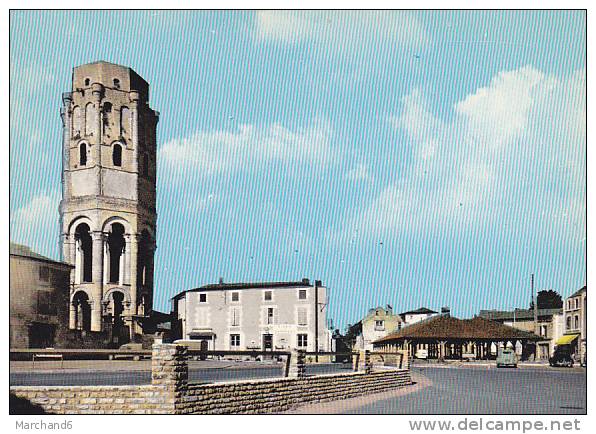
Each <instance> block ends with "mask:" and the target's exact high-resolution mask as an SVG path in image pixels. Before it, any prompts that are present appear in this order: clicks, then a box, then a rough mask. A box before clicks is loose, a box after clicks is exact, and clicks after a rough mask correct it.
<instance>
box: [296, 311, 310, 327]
mask: <svg viewBox="0 0 596 434" xmlns="http://www.w3.org/2000/svg"><path fill="white" fill-rule="evenodd" d="M298 325H300V326H305V325H308V324H307V311H306V308H305V307H299V308H298Z"/></svg>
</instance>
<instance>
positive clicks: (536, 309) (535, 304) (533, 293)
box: [531, 273, 538, 333]
mask: <svg viewBox="0 0 596 434" xmlns="http://www.w3.org/2000/svg"><path fill="white" fill-rule="evenodd" d="M531 286H532V299H533V300H534V302H533V303H532V304H533V305H534V333H536V330H537V328H538V296H537V295H536V293H535V292H534V273H532V279H531Z"/></svg>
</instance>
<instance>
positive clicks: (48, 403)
mask: <svg viewBox="0 0 596 434" xmlns="http://www.w3.org/2000/svg"><path fill="white" fill-rule="evenodd" d="M10 393H11V395H14V396H15V397H17V398H24V399H25V400H26V401H23V400H22V399H21V400H18V404H15V405H13V404H12V401H15V402H16V400H13V399H11V408H10V413H11V414H30V412H29V411H27V408H28V407H31V406H32V405H33V406H40V407H42V408H43V410H44V411H45V412H46V413H55V414H165V413H173V412H174V411H173V410H174V402H173V398H170V397H169V396H168V395H167V394H165V393H163V391H162V390H160V389H159V388H157V387H155V386H153V385H144V386H52V387H40V386H23V387H11V388H10ZM27 401H28V403H27Z"/></svg>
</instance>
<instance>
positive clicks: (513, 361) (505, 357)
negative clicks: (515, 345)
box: [497, 348, 517, 368]
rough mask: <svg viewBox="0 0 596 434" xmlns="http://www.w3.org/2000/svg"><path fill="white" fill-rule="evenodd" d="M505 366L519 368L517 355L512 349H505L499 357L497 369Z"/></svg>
mask: <svg viewBox="0 0 596 434" xmlns="http://www.w3.org/2000/svg"><path fill="white" fill-rule="evenodd" d="M505 366H510V367H512V368H517V354H515V351H514V350H513V349H512V348H503V349H502V350H500V351H499V354H498V355H497V368H503V367H505Z"/></svg>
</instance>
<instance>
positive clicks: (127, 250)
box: [123, 234, 131, 285]
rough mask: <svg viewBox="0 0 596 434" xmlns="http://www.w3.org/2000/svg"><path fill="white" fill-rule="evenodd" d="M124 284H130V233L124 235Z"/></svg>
mask: <svg viewBox="0 0 596 434" xmlns="http://www.w3.org/2000/svg"><path fill="white" fill-rule="evenodd" d="M124 243H125V245H124V267H123V269H124V284H125V285H130V247H131V240H130V234H125V235H124Z"/></svg>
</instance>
